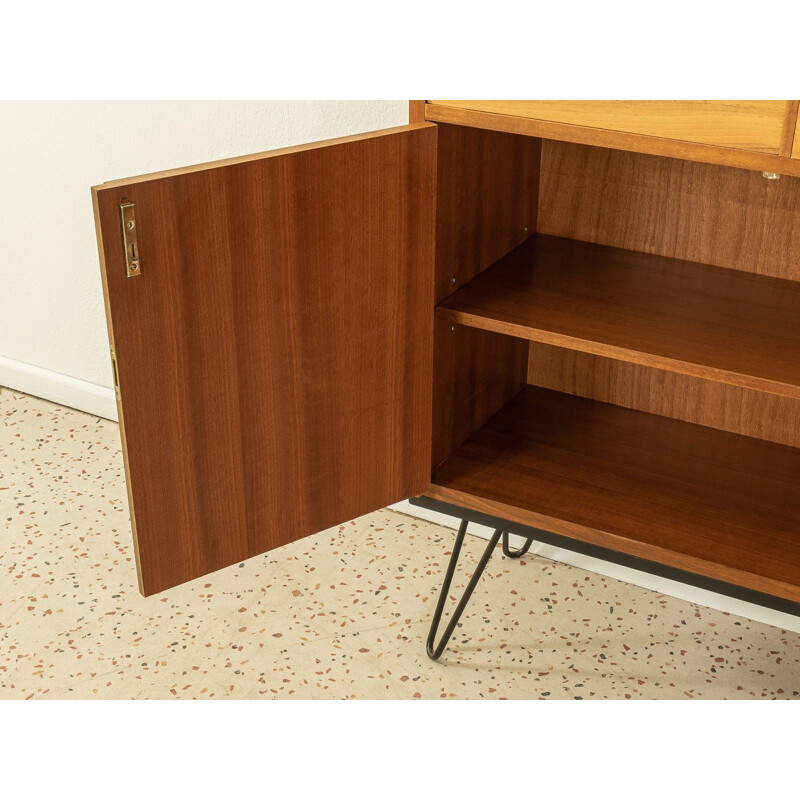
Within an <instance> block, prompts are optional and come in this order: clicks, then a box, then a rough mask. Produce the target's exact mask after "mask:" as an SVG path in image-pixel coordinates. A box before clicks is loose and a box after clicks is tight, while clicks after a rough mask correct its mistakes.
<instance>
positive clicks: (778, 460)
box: [428, 387, 800, 601]
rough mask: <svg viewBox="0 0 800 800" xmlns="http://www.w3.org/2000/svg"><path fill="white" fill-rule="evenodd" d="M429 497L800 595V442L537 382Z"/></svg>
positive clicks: (454, 459)
mask: <svg viewBox="0 0 800 800" xmlns="http://www.w3.org/2000/svg"><path fill="white" fill-rule="evenodd" d="M433 484H434V485H433V486H432V488H431V491H430V492H429V493H428V494H429V496H431V497H434V498H437V499H440V500H445V501H447V502H451V503H455V504H457V505H462V506H465V507H467V508H471V509H474V510H477V511H483V512H485V513H488V514H492V515H495V516H500V517H504V518H506V519H510V520H514V521H517V522H521V523H523V524H526V525H532V526H534V527H539V528H544V529H546V530H550V531H553V532H554V533H560V534H563V535H566V536H572V537H574V538H577V539H581V540H583V541H587V542H591V543H593V544H597V545H600V546H602V547H609V548H611V549H614V550H617V551H619V552H623V553H628V554H630V555H634V556H640V557H642V558H648V559H652V560H655V561H659V562H661V563H663V564H668V565H670V566H674V567H677V568H679V569H684V570H688V571H691V572H695V573H697V574H700V575H706V576H708V577H710V578H715V579H718V580H723V581H728V582H731V583H736V584H738V585H740V586H744V587H747V588H750V589H755V590H757V591H762V592H766V593H768V594H772V595H775V596H778V597H784V598H787V599H789V600H794V601H798V600H800V528H798V525H797V520H798V519H800V450H797V449H795V448H790V447H783V446H781V445H777V444H772V443H771V442H762V441H760V440H758V439H753V438H750V437H746V436H736V435H734V434H730V433H723V432H721V431H716V430H713V429H712V428H706V427H702V426H699V425H691V424H689V423H686V422H678V421H676V420H671V419H667V418H665V417H659V416H656V415H652V414H643V413H641V412H638V411H630V410H628V409H623V408H620V407H618V406H613V405H607V404H604V403H598V402H596V401H592V400H584V399H582V398H577V397H571V396H569V395H564V394H560V393H557V392H550V391H548V390H546V389H535V388H533V387H527V388H526V389H524V390H523V391H522V392H520V393H519V394H518V395H517V396H516V397H515V398H514V399H513V400H512V401H510V402H509V403H508V404H507V405H506V406H505V407H504V408H503V410H502V411H500V412H499V413H498V414H497V415H495V416H494V417H493V418H492V419H491V420H490V421H489V422H488V423H487V425H485V426H484V427H483V428H481V430H480V431H478V433H476V434H475V435H474V436H473V437H471V438H470V439H469V440H468V441H467V442H465V443H464V445H462V446H461V447H460V448H459V449H458V450H456V452H455V453H453V455H452V456H450V458H448V460H447V461H446V462H445V463H444V464H443V465H442V466H441V467H440V468H439V469H438V470H436V472H435V473H434V476H433Z"/></svg>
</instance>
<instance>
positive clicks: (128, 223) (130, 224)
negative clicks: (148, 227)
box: [125, 221, 133, 230]
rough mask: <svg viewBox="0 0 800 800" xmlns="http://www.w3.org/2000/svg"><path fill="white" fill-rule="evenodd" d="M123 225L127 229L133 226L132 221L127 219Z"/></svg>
mask: <svg viewBox="0 0 800 800" xmlns="http://www.w3.org/2000/svg"><path fill="white" fill-rule="evenodd" d="M125 227H126V228H127V229H128V230H131V228H133V222H130V221H129V222H126V223H125Z"/></svg>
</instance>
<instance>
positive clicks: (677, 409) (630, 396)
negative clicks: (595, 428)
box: [528, 342, 800, 447]
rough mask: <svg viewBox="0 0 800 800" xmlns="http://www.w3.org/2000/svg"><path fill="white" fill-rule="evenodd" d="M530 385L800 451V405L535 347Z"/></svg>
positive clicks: (749, 391)
mask: <svg viewBox="0 0 800 800" xmlns="http://www.w3.org/2000/svg"><path fill="white" fill-rule="evenodd" d="M528 383H531V384H533V385H535V386H542V387H544V388H545V389H554V390H556V391H559V392H566V393H568V394H576V395H578V396H580V397H586V398H589V399H593V400H600V401H602V402H604V403H614V404H615V405H618V406H624V407H625V408H633V409H637V410H639V411H646V412H648V413H650V414H661V415H662V416H665V417H672V418H674V419H681V420H684V421H686V422H693V423H695V424H697V425H707V426H709V427H711V428H718V429H719V430H723V431H729V432H731V433H739V434H742V435H744V436H755V437H756V438H758V439H766V440H768V441H770V442H777V443H778V444H786V445H790V446H791V447H800V400H796V399H794V398H792V397H782V396H781V395H777V394H768V393H767V392H758V391H755V390H753V389H742V388H741V387H739V386H731V385H730V384H726V383H719V382H717V381H709V380H704V379H702V378H697V377H695V376H693V375H682V374H680V373H677V372H668V371H665V370H660V369H654V368H653V367H645V366H642V365H641V364H631V363H629V362H625V361H617V360H616V359H613V358H603V357H602V356H595V355H591V354H590V353H581V352H579V351H577V350H567V349H566V348H563V347H553V346H552V345H547V344H541V343H540V342H531V345H530V355H529V358H528Z"/></svg>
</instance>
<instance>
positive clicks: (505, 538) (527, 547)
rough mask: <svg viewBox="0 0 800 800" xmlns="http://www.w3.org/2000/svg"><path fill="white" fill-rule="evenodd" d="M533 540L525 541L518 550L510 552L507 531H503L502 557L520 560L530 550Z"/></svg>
mask: <svg viewBox="0 0 800 800" xmlns="http://www.w3.org/2000/svg"><path fill="white" fill-rule="evenodd" d="M532 544H533V539H526V540H525V544H524V545H522V547H520V549H519V550H512V549H511V547H510V546H509V544H508V531H503V555H504V556H508V557H509V558H522V556H524V555H525V553H527V552H528V550H530V549H531V545H532Z"/></svg>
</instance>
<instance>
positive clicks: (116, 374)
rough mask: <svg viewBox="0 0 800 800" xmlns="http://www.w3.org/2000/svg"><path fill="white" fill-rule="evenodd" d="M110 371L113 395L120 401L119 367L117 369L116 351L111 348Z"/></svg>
mask: <svg viewBox="0 0 800 800" xmlns="http://www.w3.org/2000/svg"><path fill="white" fill-rule="evenodd" d="M111 369H112V371H113V372H114V394H115V395H116V396H117V400H121V399H122V398H121V397H120V394H119V367H117V351H116V350H115V349H114V348H113V347H112V348H111Z"/></svg>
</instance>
